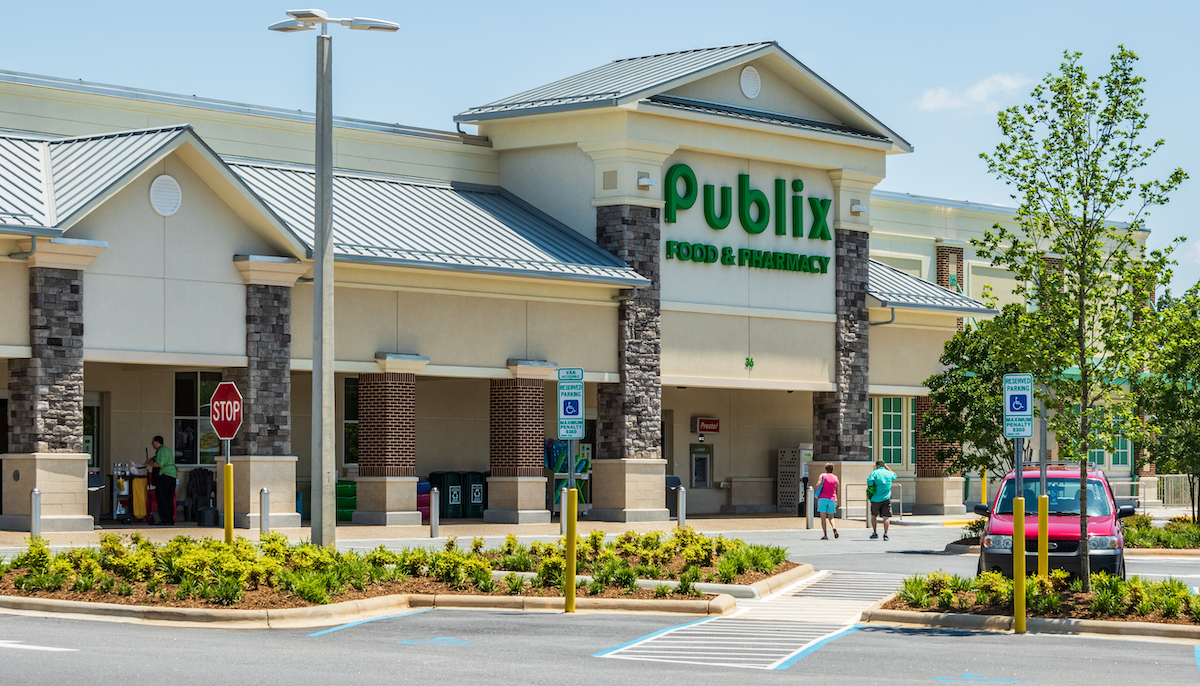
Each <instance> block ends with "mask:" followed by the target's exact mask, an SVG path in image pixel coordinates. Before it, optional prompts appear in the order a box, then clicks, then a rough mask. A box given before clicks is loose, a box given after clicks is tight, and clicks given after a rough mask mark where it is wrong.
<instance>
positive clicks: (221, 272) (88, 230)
mask: <svg viewBox="0 0 1200 686" xmlns="http://www.w3.org/2000/svg"><path fill="white" fill-rule="evenodd" d="M160 174H170V175H171V176H173V177H174V178H175V179H176V180H177V181H178V182H179V185H180V188H181V189H182V191H183V203H182V205H181V207H180V209H179V211H178V212H177V213H176V214H175V215H173V216H171V217H162V216H160V215H158V214H157V213H156V212H155V211H154V210H153V208H151V206H150V201H149V189H150V184H151V182H152V181H153V180H154V179H155V178H156V177H157V176H158V175H160ZM67 236H68V237H71V238H86V239H90V240H98V241H105V242H107V243H108V249H107V250H105V251H104V252H102V253H100V255H99V256H98V257H97V258H96V259H95V260H94V261H93V262H92V264H91V266H90V267H88V269H87V271H85V272H84V308H83V318H84V347H85V348H88V349H101V350H138V351H151V352H171V353H202V354H210V355H245V354H246V288H245V285H244V282H243V280H242V277H241V275H240V274H239V272H238V270H237V268H236V267H235V266H234V263H233V256H234V255H235V254H243V255H244V254H274V251H273V250H272V249H271V248H270V247H269V246H268V245H267V244H266V243H265V242H264V241H263V240H262V239H261V238H260V237H259V236H258V235H257V234H256V233H254V232H253V231H252V230H250V229H249V228H248V227H246V225H245V224H244V223H243V222H242V221H241V219H240V218H238V216H237V215H236V214H234V212H233V211H232V210H230V209H229V207H228V206H227V205H225V203H223V202H222V201H221V200H220V199H219V198H218V197H217V196H216V194H215V193H213V192H212V190H211V189H210V188H209V187H208V186H207V185H206V184H204V183H203V182H202V181H200V180H199V178H198V177H197V176H196V175H195V173H194V172H193V171H192V170H191V169H190V168H189V167H188V166H187V165H186V164H185V163H183V162H182V161H181V160H180V159H179V158H178V157H177V156H174V155H172V156H170V157H168V158H167V159H166V160H165V161H164V162H163V163H162V164H159V165H155V168H154V169H152V170H150V171H148V172H147V173H145V174H143V175H142V176H141V177H139V178H137V179H135V180H134V181H133V182H132V183H130V184H129V186H127V187H126V188H125V189H123V190H122V191H121V192H120V193H118V194H117V195H116V196H114V197H113V198H111V199H110V200H109V201H108V202H106V203H105V204H104V205H102V206H100V207H99V208H98V209H97V210H95V211H94V212H93V213H92V214H91V215H89V216H88V217H86V218H84V219H83V220H82V221H81V222H80V223H79V224H78V225H76V226H75V227H73V228H72V229H71V230H70V231H68V232H67Z"/></svg>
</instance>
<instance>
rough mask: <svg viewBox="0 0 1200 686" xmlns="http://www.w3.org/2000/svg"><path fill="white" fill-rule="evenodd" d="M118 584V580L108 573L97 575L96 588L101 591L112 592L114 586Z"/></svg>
mask: <svg viewBox="0 0 1200 686" xmlns="http://www.w3.org/2000/svg"><path fill="white" fill-rule="evenodd" d="M116 585H117V580H116V579H114V578H112V577H111V576H109V575H108V574H98V575H97V576H96V588H97V589H99V590H100V592H101V593H112V590H113V587H114V586H116Z"/></svg>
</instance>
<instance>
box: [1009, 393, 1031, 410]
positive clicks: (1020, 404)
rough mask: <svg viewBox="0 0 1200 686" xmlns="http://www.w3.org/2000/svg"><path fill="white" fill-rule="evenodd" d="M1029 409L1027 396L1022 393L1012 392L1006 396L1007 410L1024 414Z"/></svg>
mask: <svg viewBox="0 0 1200 686" xmlns="http://www.w3.org/2000/svg"><path fill="white" fill-rule="evenodd" d="M1028 409H1029V396H1028V395H1025V394H1024V393H1014V394H1012V395H1010V396H1008V411H1009V412H1016V413H1019V414H1024V413H1025V412H1026V411H1028Z"/></svg>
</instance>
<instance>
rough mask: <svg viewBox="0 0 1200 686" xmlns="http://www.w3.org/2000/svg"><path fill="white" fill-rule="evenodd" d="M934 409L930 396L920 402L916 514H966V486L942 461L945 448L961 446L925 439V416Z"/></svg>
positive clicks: (919, 398) (914, 512) (957, 474)
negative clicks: (939, 451)
mask: <svg viewBox="0 0 1200 686" xmlns="http://www.w3.org/2000/svg"><path fill="white" fill-rule="evenodd" d="M933 409H934V405H933V401H932V400H931V399H930V398H929V396H927V395H923V396H919V397H918V398H917V464H916V468H917V481H916V486H917V489H916V490H917V493H916V503H915V504H914V505H913V514H964V513H965V512H966V511H967V510H966V506H965V505H963V499H964V493H963V484H964V483H965V481H966V480H965V479H963V478H962V476H960V475H959V473H958V472H952V473H950V474H946V462H944V461H942V460H939V459H938V455H937V453H938V450H939V449H941V448H948V447H957V443H956V442H955V443H947V442H945V441H940V440H935V439H932V438H929V437H927V436H926V435H925V413H927V412H930V411H932V410H933Z"/></svg>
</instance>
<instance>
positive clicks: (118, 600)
mask: <svg viewBox="0 0 1200 686" xmlns="http://www.w3.org/2000/svg"><path fill="white" fill-rule="evenodd" d="M796 566H797V565H796V563H794V562H784V563H783V564H781V565H780V566H779V568H778V569H776V570H775V574H780V573H782V572H785V571H787V570H789V569H792V568H794V567H796ZM666 568H668V567H664V569H666ZM680 568H682V566H680ZM676 571H677V570H676ZM715 572H716V570H715V569H711V570H709V572H708V573H712V574H713V575H715ZM24 573H25V572H24V570H12V571H10V572H8V573H7V574H5V575H4V576H3V577H0V595H5V596H17V597H25V598H53V599H55V600H77V601H83V602H90V603H113V604H115V605H148V606H151V605H152V606H155V607H183V608H208V609H213V608H225V607H227V608H228V609H231V610H274V609H283V608H293V607H309V606H312V605H314V603H310V602H308V601H306V600H304V599H303V598H300V597H299V596H295V595H292V594H291V593H288V592H286V591H283V590H279V591H276V590H274V589H272V588H269V587H262V588H257V589H250V590H247V591H245V592H244V593H243V594H242V599H241V601H240V602H238V603H237V604H235V605H229V606H224V605H217V604H216V603H211V602H209V601H207V600H204V599H202V598H186V599H179V600H177V599H176V598H175V591H176V589H178V586H177V585H175V584H164V585H163V586H162V590H161V591H160V593H159V594H151V593H148V592H147V591H146V584H145V583H144V582H137V583H130V586H132V587H133V593H131V594H130V595H119V594H117V593H116V592H115V589H114V591H113V592H110V593H103V592H101V591H100V590H98V589H93V590H91V591H88V592H84V593H79V592H76V591H72V590H70V589H69V588H64V589H63V590H61V591H25V590H18V589H17V588H16V587H15V586H14V585H13V579H14V578H15V577H16V576H18V575H23V574H24ZM770 576H774V575H773V574H762V573H760V572H746V573H745V574H742V575H741V576H739V577H738V578H737V579H736V580H735V583H738V584H752V583H755V582H756V581H761V580H762V579H766V578H768V577H770ZM701 578H702V579H703V578H704V577H703V576H702V577H701ZM118 585H119V584H118ZM498 586H500V587H501V588H502V587H503V584H498ZM397 594H428V595H487V596H504V595H507V593H506V592H505V591H504V590H499V589H498V590H496V591H493V592H491V593H481V592H480V591H478V590H477V589H475V588H473V587H468V588H462V589H459V588H454V587H453V586H451V585H450V584H447V583H445V582H442V581H437V580H435V579H431V578H428V577H413V578H410V579H408V580H407V581H405V582H403V583H400V582H396V581H387V582H382V583H378V584H372V585H370V586H367V587H366V588H364V589H363V590H361V591H360V590H358V589H354V588H347V589H346V591H345V592H344V593H341V594H338V595H335V596H330V598H329V602H331V603H340V602H344V601H347V600H361V599H364V598H375V597H379V596H385V595H397ZM518 595H521V596H533V597H543V598H561V597H563V591H562V589H561V588H533V587H531V586H529V585H526V586H525V589H524V591H523V592H522V593H519V594H518ZM575 595H576V597H579V598H585V597H587V598H625V599H643V600H644V599H651V598H654V597H655V595H654V589H649V588H643V589H638V590H637V591H635V592H632V593H627V592H625V591H623V590H622V589H620V588H616V587H613V586H609V587H607V588H606V589H605V590H604V592H603V593H599V594H597V595H594V596H593V595H590V594H589V593H588V592H587V589H586V588H585V587H583V586H582V585H581V586H579V587H577V588H576V590H575ZM700 597H701V598H702V599H712V598H714V597H716V596H714V595H712V594H702V595H701V596H700ZM667 599H674V600H695V598H694V597H691V596H685V595H680V594H678V593H672V594H671V595H670V596H668V597H667Z"/></svg>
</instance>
